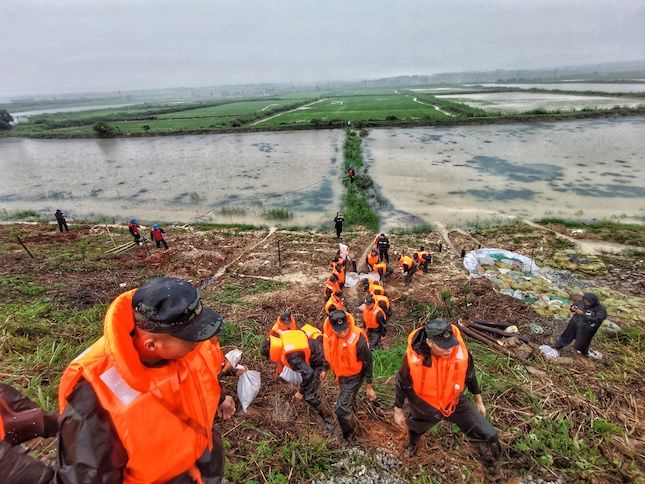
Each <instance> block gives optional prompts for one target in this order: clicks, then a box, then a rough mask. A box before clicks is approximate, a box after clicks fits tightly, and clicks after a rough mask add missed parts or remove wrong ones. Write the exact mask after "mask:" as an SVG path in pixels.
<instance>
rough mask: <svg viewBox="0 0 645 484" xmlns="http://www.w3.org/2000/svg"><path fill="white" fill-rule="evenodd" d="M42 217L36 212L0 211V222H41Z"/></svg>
mask: <svg viewBox="0 0 645 484" xmlns="http://www.w3.org/2000/svg"><path fill="white" fill-rule="evenodd" d="M41 218H42V217H41V215H40V213H38V212H36V211H35V210H18V211H15V212H9V211H7V210H5V209H2V211H0V220H34V219H36V220H40V219H41Z"/></svg>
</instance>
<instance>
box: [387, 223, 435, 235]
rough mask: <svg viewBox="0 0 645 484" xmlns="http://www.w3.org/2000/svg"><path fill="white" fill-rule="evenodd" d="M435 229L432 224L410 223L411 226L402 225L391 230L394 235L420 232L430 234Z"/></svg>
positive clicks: (417, 233)
mask: <svg viewBox="0 0 645 484" xmlns="http://www.w3.org/2000/svg"><path fill="white" fill-rule="evenodd" d="M434 231H435V228H434V225H432V224H418V225H412V226H411V227H402V228H396V229H394V230H392V233H393V234H395V235H420V234H430V233H432V232H434Z"/></svg>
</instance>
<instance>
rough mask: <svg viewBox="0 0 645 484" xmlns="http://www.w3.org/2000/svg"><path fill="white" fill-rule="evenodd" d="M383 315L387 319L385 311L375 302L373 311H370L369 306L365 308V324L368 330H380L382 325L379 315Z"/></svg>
mask: <svg viewBox="0 0 645 484" xmlns="http://www.w3.org/2000/svg"><path fill="white" fill-rule="evenodd" d="M379 313H380V314H382V315H383V318H385V317H386V316H385V311H383V309H381V308H380V307H379V305H378V304H377V303H376V302H375V303H374V307H373V308H372V309H368V308H367V306H365V307H364V308H363V322H364V323H365V327H366V328H367V329H378V328H379V327H380V326H381V325H380V324H379V322H378V315H379Z"/></svg>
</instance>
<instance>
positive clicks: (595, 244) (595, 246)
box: [522, 220, 642, 255]
mask: <svg viewBox="0 0 645 484" xmlns="http://www.w3.org/2000/svg"><path fill="white" fill-rule="evenodd" d="M522 222H524V223H525V224H527V225H530V226H531V227H535V228H537V229H541V230H546V231H547V232H551V233H553V234H555V235H556V237H559V238H561V239H565V240H568V241H569V242H571V243H573V244H575V245H577V246H578V247H579V248H580V250H582V252H585V253H587V254H590V255H600V254H603V253H608V252H609V253H620V252H622V251H624V250H630V249H631V250H641V249H642V247H636V246H635V245H623V244H617V243H615V242H605V241H602V240H588V239H576V238H574V237H570V236H568V235H566V234H563V233H561V232H558V231H557V230H554V229H551V228H549V227H544V226H542V225H539V224H536V223H535V222H531V221H530V220H522Z"/></svg>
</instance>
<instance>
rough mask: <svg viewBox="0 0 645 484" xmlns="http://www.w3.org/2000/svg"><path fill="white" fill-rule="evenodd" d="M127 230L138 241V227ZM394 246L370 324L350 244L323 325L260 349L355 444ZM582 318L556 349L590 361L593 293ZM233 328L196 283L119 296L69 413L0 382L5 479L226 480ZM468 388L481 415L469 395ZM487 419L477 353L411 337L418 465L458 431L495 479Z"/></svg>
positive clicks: (442, 339) (402, 397) (417, 260)
mask: <svg viewBox="0 0 645 484" xmlns="http://www.w3.org/2000/svg"><path fill="white" fill-rule="evenodd" d="M62 216H64V215H61V217H62ZM129 228H130V233H131V234H132V236H133V237H134V240H135V241H140V240H141V232H140V227H139V226H138V224H137V223H136V219H131V220H130V224H129ZM155 230H160V229H159V227H158V226H156V224H155V225H153V228H152V231H153V233H152V234H151V235H152V238H153V239H154V240H156V241H158V242H159V241H163V231H162V230H161V231H160V236H161V238H160V239H159V238H155V235H154V231H155ZM159 245H161V242H159V243H158V246H159ZM164 245H165V244H164ZM166 247H167V246H166ZM389 249H390V242H389V240H388V238H387V237H386V235H385V234H380V235H378V236H377V237H376V239H375V240H374V246H373V248H371V250H369V253H368V254H367V257H366V260H365V264H366V267H367V269H368V272H369V274H368V275H367V278H365V279H364V280H363V284H362V289H363V290H365V300H364V303H363V305H362V314H361V318H360V319H358V318H355V316H354V315H353V314H352V313H351V311H350V310H349V308H348V307H347V305H346V301H345V298H344V290H345V285H346V283H347V282H348V274H347V271H348V268H353V269H354V272H355V270H356V264H355V261H352V260H351V258H350V256H349V247H347V246H346V245H344V244H339V251H338V253H337V254H336V255H335V256H334V257H333V259H332V260H331V267H330V269H331V274H330V276H329V278H328V280H327V281H326V283H325V286H324V289H323V294H324V306H323V308H324V313H325V317H324V321H323V322H322V324H321V325H320V327H316V326H314V325H312V324H304V325H299V323H298V321H297V320H296V318H295V316H294V314H293V312H292V311H291V310H290V309H287V310H285V311H284V312H283V313H282V314H280V315H279V316H278V317H277V319H276V321H275V324H273V326H272V327H271V328H270V330H269V332H268V335H267V338H266V340H265V341H264V342H263V343H262V345H261V354H262V355H263V356H264V357H265V358H266V359H267V360H269V361H271V362H272V363H273V364H275V375H276V377H277V378H283V374H284V373H285V372H291V373H292V374H297V375H298V376H299V382H300V383H299V388H298V390H297V392H296V393H295V394H294V397H293V399H294V401H300V400H304V401H305V402H307V404H309V405H310V406H311V407H312V408H313V409H315V410H316V412H317V413H318V414H319V415H320V417H321V418H322V420H323V423H324V432H325V433H326V434H331V433H333V431H334V429H335V426H336V421H337V422H338V425H339V427H340V432H341V435H342V437H343V438H344V439H345V440H346V441H348V442H351V441H352V440H353V439H354V437H355V435H356V433H357V430H358V422H357V416H356V414H355V412H354V404H355V400H356V396H357V394H358V392H359V391H360V389H361V387H362V385H363V383H365V394H366V396H367V399H368V400H370V401H374V400H376V398H377V397H376V393H375V391H374V388H373V377H372V368H373V355H374V352H375V351H379V347H380V345H381V340H382V338H383V337H384V336H385V335H386V332H387V327H388V325H389V321H390V319H391V317H392V314H393V311H392V306H391V302H390V299H389V298H388V293H387V291H386V287H385V284H386V281H387V279H388V277H390V276H391V275H392V273H393V270H392V269H391V267H390V266H389V257H388V251H389ZM398 262H399V265H400V267H401V271H402V273H403V276H404V280H405V282H406V284H409V283H410V282H411V281H412V276H413V275H414V274H415V272H416V271H417V270H421V271H423V272H427V271H428V270H429V267H428V266H429V264H431V262H432V257H431V255H430V253H429V252H427V251H426V250H425V249H424V247H420V248H419V250H418V251H416V252H415V253H414V254H413V256H412V257H409V256H406V255H404V254H403V253H402V254H401V256H400V257H399V261H398ZM355 276H357V274H352V284H351V285H352V286H356V279H355ZM359 309H360V308H359ZM571 311H572V312H574V313H575V314H574V316H573V318H572V320H571V322H570V324H569V326H568V327H567V329H566V330H565V332H564V333H563V335H562V336H561V337H560V339H559V340H558V343H557V347H559V348H561V347H564V346H565V345H567V344H569V343H570V342H571V341H572V340H573V339H576V342H577V343H576V344H577V346H576V348H577V349H579V351H581V352H583V353H586V351H587V350H588V347H589V342H590V341H591V338H592V337H593V335H594V334H595V332H596V330H597V328H598V326H599V325H600V324H601V323H602V320H603V319H604V318H605V317H606V311H605V309H604V307H603V306H602V305H601V304H600V303H599V302H598V298H597V297H596V296H595V295H594V294H591V293H588V294H585V295H584V298H583V300H582V301H581V302H579V303H577V304H576V305H574V306H572V308H571ZM357 319H358V321H357ZM314 324H315V323H314ZM221 325H222V318H221V317H220V315H219V314H217V313H215V312H214V311H212V310H211V309H208V308H206V307H204V306H203V305H202V302H201V297H200V293H199V291H198V290H197V289H195V288H194V287H193V286H192V285H191V284H190V283H189V282H187V281H182V280H179V279H174V278H166V277H158V278H155V279H151V280H149V281H147V282H145V283H144V284H142V285H141V286H140V287H139V288H138V289H134V290H130V291H127V292H125V293H123V294H121V295H120V296H118V297H117V298H116V299H115V300H114V301H113V302H112V304H111V305H110V307H109V308H108V311H107V314H106V317H105V323H104V329H103V336H102V337H101V338H100V339H98V340H97V341H96V342H95V343H94V344H92V345H91V346H90V347H89V348H87V349H86V350H85V351H83V352H82V353H81V354H80V355H79V356H78V357H77V358H76V359H75V360H73V361H72V362H71V363H70V364H69V366H68V367H67V369H66V370H65V372H64V374H63V376H62V379H61V382H60V386H59V395H58V405H59V412H60V413H59V415H56V414H49V413H45V412H44V411H42V410H41V409H40V408H38V407H37V405H35V404H34V403H33V402H31V401H30V400H28V399H27V398H26V397H24V396H23V395H21V394H20V393H19V392H18V391H16V390H15V389H14V388H12V387H10V386H8V385H5V384H0V417H1V418H0V482H2V483H8V484H16V483H26V482H29V483H88V484H89V483H95V482H100V483H108V482H130V483H135V482H136V483H146V482H172V483H175V484H178V483H184V482H186V483H189V482H197V483H214V482H220V481H221V479H222V476H223V466H224V455H223V452H224V450H223V446H222V440H221V437H220V434H219V432H218V430H217V426H216V425H215V422H216V419H217V418H218V417H219V418H223V419H228V418H230V417H231V416H232V415H233V414H234V413H235V402H234V400H233V399H232V398H231V397H230V396H226V395H224V392H223V391H222V389H221V387H220V381H219V380H220V378H221V377H222V376H224V375H227V374H229V373H232V374H236V373H235V371H233V370H232V369H231V364H230V362H228V361H227V360H226V359H225V358H224V356H223V354H222V351H221V349H220V346H219V332H220V329H221ZM329 371H331V372H332V373H333V374H334V376H335V381H336V383H337V385H338V389H339V393H338V398H337V399H336V402H335V411H334V412H332V410H331V406H330V402H327V401H326V400H325V398H324V395H323V394H322V392H321V391H320V387H321V383H322V382H325V381H326V379H327V373H328V372H329ZM466 389H467V390H468V391H469V392H470V393H471V395H472V397H473V400H474V405H473V403H471V401H470V400H469V399H468V398H466V397H465V396H464V391H465V390H466ZM406 406H407V408H408V414H407V416H406V414H405V408H406ZM334 414H335V418H334ZM485 417H486V408H485V406H484V403H483V400H482V397H481V392H480V388H479V384H478V382H477V377H476V375H475V366H474V360H473V355H472V354H471V353H470V352H469V351H468V348H467V347H466V345H465V343H464V340H463V338H462V336H461V333H460V331H459V328H458V327H457V326H456V325H454V324H450V323H449V322H448V321H445V320H443V319H431V320H428V321H425V322H423V323H422V324H421V326H420V327H418V328H416V329H414V330H413V331H412V332H411V333H410V334H409V335H408V339H407V350H406V353H405V356H404V358H403V361H402V364H401V367H400V369H399V371H398V374H397V376H396V398H395V403H394V415H393V418H394V422H395V423H396V424H397V425H398V426H400V427H401V428H402V429H404V430H405V431H406V432H407V436H408V441H407V444H406V447H405V451H404V455H405V456H406V457H411V456H413V455H415V453H416V452H417V450H418V444H419V441H420V438H421V436H422V435H423V434H424V433H425V432H427V431H428V430H429V429H430V428H432V427H433V426H434V425H435V424H436V423H438V422H439V421H441V420H447V421H449V422H451V423H454V424H455V425H457V426H458V427H459V428H460V429H461V431H462V432H464V433H465V435H466V436H467V438H468V439H469V441H470V442H471V443H472V444H473V446H474V447H475V448H476V449H477V451H478V454H479V456H480V458H481V461H482V463H483V465H484V469H485V475H486V478H487V479H488V480H489V481H497V480H499V479H500V476H501V474H500V467H499V456H500V444H499V440H498V436H497V431H496V430H495V428H494V427H493V426H492V425H491V424H490V423H489V421H488V420H487V419H486V418H485ZM56 435H57V436H58V439H59V443H58V457H57V462H56V465H55V466H54V467H50V466H48V465H46V464H45V463H44V462H42V461H40V460H37V459H34V458H32V457H30V456H28V455H27V454H26V453H25V452H24V451H23V449H22V447H21V446H20V444H22V443H23V442H26V441H27V440H30V439H32V438H34V437H37V436H41V437H53V436H56Z"/></svg>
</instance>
